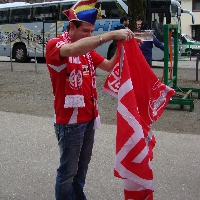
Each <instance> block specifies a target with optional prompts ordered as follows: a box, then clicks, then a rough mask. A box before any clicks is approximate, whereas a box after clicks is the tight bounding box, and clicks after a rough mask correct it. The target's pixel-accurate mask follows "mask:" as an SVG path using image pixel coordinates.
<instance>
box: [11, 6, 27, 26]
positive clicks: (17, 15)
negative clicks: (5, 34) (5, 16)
mask: <svg viewBox="0 0 200 200" xmlns="http://www.w3.org/2000/svg"><path fill="white" fill-rule="evenodd" d="M30 13H31V12H30V8H23V9H19V8H16V9H11V10H10V21H11V23H18V22H28V19H30Z"/></svg>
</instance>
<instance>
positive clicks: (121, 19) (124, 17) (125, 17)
mask: <svg viewBox="0 0 200 200" xmlns="http://www.w3.org/2000/svg"><path fill="white" fill-rule="evenodd" d="M127 20H128V17H127V16H123V17H121V18H120V23H121V24H123V22H124V21H127Z"/></svg>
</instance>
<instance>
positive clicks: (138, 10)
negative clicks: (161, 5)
mask: <svg viewBox="0 0 200 200" xmlns="http://www.w3.org/2000/svg"><path fill="white" fill-rule="evenodd" d="M127 5H128V16H129V17H130V24H129V28H130V29H131V30H132V31H133V30H135V29H136V22H137V21H138V20H144V19H145V12H144V8H143V0H127Z"/></svg>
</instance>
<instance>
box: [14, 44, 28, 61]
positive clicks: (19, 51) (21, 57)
mask: <svg viewBox="0 0 200 200" xmlns="http://www.w3.org/2000/svg"><path fill="white" fill-rule="evenodd" d="M13 53H14V58H15V61H16V62H20V63H24V62H26V61H28V57H27V49H26V47H25V45H18V46H16V47H15V48H14V52H13Z"/></svg>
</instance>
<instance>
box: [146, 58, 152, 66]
mask: <svg viewBox="0 0 200 200" xmlns="http://www.w3.org/2000/svg"><path fill="white" fill-rule="evenodd" d="M147 62H148V64H149V66H150V67H151V68H152V60H147Z"/></svg>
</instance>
